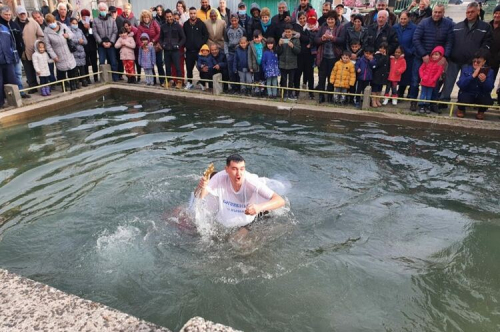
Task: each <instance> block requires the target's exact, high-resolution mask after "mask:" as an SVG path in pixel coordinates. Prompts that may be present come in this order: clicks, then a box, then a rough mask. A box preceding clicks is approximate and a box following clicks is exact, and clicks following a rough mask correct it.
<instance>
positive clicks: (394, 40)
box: [363, 23, 399, 55]
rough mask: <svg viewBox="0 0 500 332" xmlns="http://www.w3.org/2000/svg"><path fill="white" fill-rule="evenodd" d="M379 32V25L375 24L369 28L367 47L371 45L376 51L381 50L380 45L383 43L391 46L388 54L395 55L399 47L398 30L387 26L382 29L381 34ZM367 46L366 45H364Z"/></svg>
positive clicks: (388, 48)
mask: <svg viewBox="0 0 500 332" xmlns="http://www.w3.org/2000/svg"><path fill="white" fill-rule="evenodd" d="M377 32H378V25H377V23H374V24H372V25H370V26H369V27H368V30H367V35H368V36H367V43H366V44H367V45H370V46H371V47H373V49H374V50H375V52H376V51H378V50H379V48H380V44H382V43H387V44H388V45H389V46H388V47H387V54H388V55H392V54H394V51H395V50H396V48H397V47H398V45H399V43H398V35H397V33H396V30H394V28H393V27H392V26H390V25H389V24H386V25H384V26H383V27H382V30H381V31H380V33H377ZM363 46H365V45H363Z"/></svg>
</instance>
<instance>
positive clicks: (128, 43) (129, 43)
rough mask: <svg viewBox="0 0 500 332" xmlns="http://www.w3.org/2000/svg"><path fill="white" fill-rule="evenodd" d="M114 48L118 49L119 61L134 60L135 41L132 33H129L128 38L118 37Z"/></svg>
mask: <svg viewBox="0 0 500 332" xmlns="http://www.w3.org/2000/svg"><path fill="white" fill-rule="evenodd" d="M115 47H116V48H118V49H120V60H135V52H134V50H135V40H134V33H133V32H131V33H129V35H128V37H127V38H125V39H123V38H122V37H118V39H117V40H116V43H115Z"/></svg>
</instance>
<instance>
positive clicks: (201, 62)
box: [196, 54, 217, 74]
mask: <svg viewBox="0 0 500 332" xmlns="http://www.w3.org/2000/svg"><path fill="white" fill-rule="evenodd" d="M216 64H217V62H215V59H214V57H213V56H212V55H211V54H209V55H208V56H203V55H198V62H197V63H196V68H197V69H198V70H199V71H200V72H201V67H202V66H207V67H208V73H209V74H213V71H214V66H215V65H216Z"/></svg>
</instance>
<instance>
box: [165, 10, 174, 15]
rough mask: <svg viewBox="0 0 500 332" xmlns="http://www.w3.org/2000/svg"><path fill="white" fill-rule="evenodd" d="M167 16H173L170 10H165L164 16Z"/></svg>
mask: <svg viewBox="0 0 500 332" xmlns="http://www.w3.org/2000/svg"><path fill="white" fill-rule="evenodd" d="M166 14H173V13H172V11H171V10H170V9H167V10H165V13H163V15H166Z"/></svg>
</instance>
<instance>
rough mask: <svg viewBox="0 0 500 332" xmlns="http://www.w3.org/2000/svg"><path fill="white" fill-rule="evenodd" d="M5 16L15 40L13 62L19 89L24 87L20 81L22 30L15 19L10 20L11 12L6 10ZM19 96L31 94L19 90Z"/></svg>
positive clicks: (21, 77)
mask: <svg viewBox="0 0 500 332" xmlns="http://www.w3.org/2000/svg"><path fill="white" fill-rule="evenodd" d="M5 16H6V18H5V19H7V16H8V19H9V25H8V26H9V29H10V33H11V36H12V38H13V39H14V40H15V42H16V63H15V66H14V69H15V72H16V77H17V86H18V87H19V90H22V89H23V88H24V87H23V82H22V79H23V74H22V61H21V55H22V54H24V50H25V45H24V41H23V36H22V31H21V27H20V26H19V24H17V22H16V21H13V20H11V18H12V13H11V12H10V11H9V12H6V13H5ZM31 92H35V91H32V90H31ZM21 97H22V98H31V96H30V95H29V94H27V93H26V92H24V91H23V92H21Z"/></svg>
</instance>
